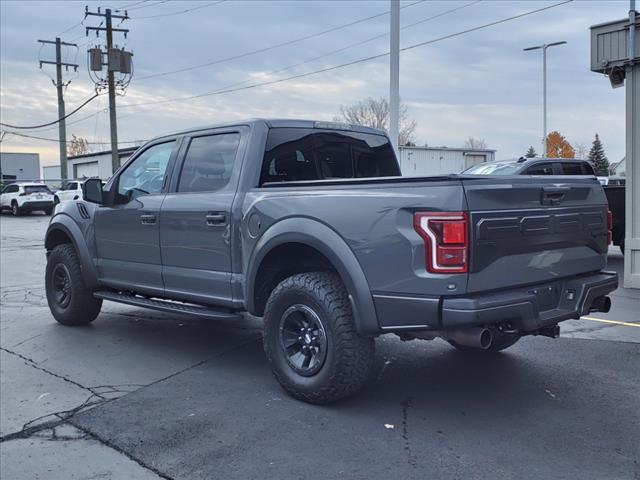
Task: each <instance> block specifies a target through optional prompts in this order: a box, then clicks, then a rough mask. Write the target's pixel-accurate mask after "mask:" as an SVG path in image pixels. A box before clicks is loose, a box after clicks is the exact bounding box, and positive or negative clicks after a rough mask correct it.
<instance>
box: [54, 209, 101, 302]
mask: <svg viewBox="0 0 640 480" xmlns="http://www.w3.org/2000/svg"><path fill="white" fill-rule="evenodd" d="M54 231H60V232H62V233H64V234H65V235H66V236H67V237H69V238H70V239H71V243H72V244H73V248H74V249H75V250H76V252H77V253H78V258H79V259H80V265H81V267H82V276H83V278H84V281H85V283H86V285H87V287H89V288H90V289H91V290H97V289H98V287H99V286H100V284H99V282H98V272H97V270H96V267H95V265H94V263H93V258H92V257H91V253H90V252H89V247H88V245H87V242H86V240H85V238H84V235H82V231H81V230H80V227H78V225H77V224H76V222H75V221H74V220H73V219H72V218H71V217H70V216H68V215H65V214H63V213H59V214H57V215H56V216H54V217H53V218H52V219H51V223H50V224H49V227H48V228H47V233H46V234H45V236H44V243H45V245H46V244H47V239H48V238H49V235H50V234H51V233H52V232H54Z"/></svg>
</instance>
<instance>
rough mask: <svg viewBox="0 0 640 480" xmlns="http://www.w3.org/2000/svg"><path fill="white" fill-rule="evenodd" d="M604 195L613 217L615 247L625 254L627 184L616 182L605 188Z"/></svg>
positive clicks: (612, 232) (612, 234)
mask: <svg viewBox="0 0 640 480" xmlns="http://www.w3.org/2000/svg"><path fill="white" fill-rule="evenodd" d="M603 188H604V193H605V195H606V196H607V202H609V210H610V211H611V216H612V229H611V236H612V241H613V244H614V245H617V246H618V247H620V250H621V251H622V253H623V254H624V234H625V228H624V226H625V223H624V222H625V211H626V209H625V183H624V177H622V182H620V181H616V182H615V183H609V184H608V185H606V186H604V187H603Z"/></svg>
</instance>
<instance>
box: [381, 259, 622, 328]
mask: <svg viewBox="0 0 640 480" xmlns="http://www.w3.org/2000/svg"><path fill="white" fill-rule="evenodd" d="M617 287H618V275H617V274H616V273H615V272H604V271H603V272H598V273H596V274H588V275H583V276H580V277H575V278H570V279H565V280H558V281H554V282H547V283H542V284H536V285H533V286H529V287H518V288H515V289H505V290H501V291H498V292H491V293H481V294H476V295H467V296H464V297H443V298H439V299H438V298H429V299H426V298H424V299H417V298H415V297H412V298H406V297H405V298H403V297H400V296H394V297H389V296H382V295H380V296H377V295H374V300H375V302H376V310H377V311H378V320H379V322H380V326H381V329H382V330H383V331H386V332H388V331H407V330H458V329H464V328H468V327H473V326H478V325H492V324H496V323H503V322H509V324H510V325H511V327H512V328H513V329H515V330H518V331H520V332H532V331H535V330H538V329H539V328H542V327H545V326H548V325H554V324H556V323H558V322H561V321H563V320H568V319H570V318H579V317H580V316H581V315H586V314H588V313H589V310H590V307H591V304H592V303H593V301H594V300H595V299H596V298H598V297H601V296H604V295H608V294H609V293H611V292H612V291H613V290H615V289H616V288H617ZM391 299H393V300H391ZM391 301H393V305H391V304H390V303H389V302H391ZM401 306H402V308H399V307H401ZM394 311H395V313H396V315H394V316H391V315H390V313H391V312H394ZM400 311H402V313H403V314H404V315H403V317H404V319H405V320H404V321H402V322H399V321H398V320H397V314H398V313H399V312H400ZM406 314H410V315H411V317H412V318H407V316H406Z"/></svg>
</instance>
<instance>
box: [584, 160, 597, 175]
mask: <svg viewBox="0 0 640 480" xmlns="http://www.w3.org/2000/svg"><path fill="white" fill-rule="evenodd" d="M582 170H584V173H583V175H595V174H596V172H595V171H594V170H593V167H592V166H591V165H589V164H588V163H583V164H582Z"/></svg>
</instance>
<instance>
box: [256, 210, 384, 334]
mask: <svg viewBox="0 0 640 480" xmlns="http://www.w3.org/2000/svg"><path fill="white" fill-rule="evenodd" d="M295 253H298V254H300V256H302V257H304V261H303V262H300V261H299V260H298V259H296V255H295ZM274 259H275V266H276V272H275V273H274V275H275V277H273V276H272V277H269V276H268V275H267V276H266V277H265V269H272V268H273V267H274ZM323 269H332V270H335V271H336V272H337V274H338V276H339V277H340V279H341V280H342V282H343V283H344V285H345V287H346V289H347V292H348V294H349V299H350V302H351V306H352V309H353V315H354V319H355V323H356V328H357V329H358V332H359V333H360V334H363V335H376V334H379V333H380V327H379V325H378V319H377V315H376V310H375V306H374V303H373V298H372V296H371V291H370V288H369V284H368V282H367V279H366V277H365V274H364V271H363V270H362V267H361V266H360V263H359V262H358V260H357V259H356V257H355V255H354V253H353V252H352V251H351V249H350V248H349V246H348V245H347V243H346V242H345V241H344V240H343V239H342V237H340V236H339V235H338V234H337V233H336V232H335V231H334V230H332V229H331V228H329V227H328V226H326V225H324V224H323V223H320V222H318V221H316V220H312V219H309V218H299V217H296V218H288V219H285V220H281V221H279V222H277V223H275V224H274V225H272V226H271V227H269V229H268V230H267V231H265V233H264V234H263V235H262V236H261V238H260V240H259V241H258V243H257V244H256V246H255V248H254V250H253V252H252V255H251V257H250V259H249V262H248V268H247V269H246V272H247V276H246V283H245V303H246V307H247V310H248V311H249V313H251V314H253V315H257V316H261V315H262V314H263V313H264V306H265V304H266V300H267V299H268V296H269V294H270V293H271V291H272V290H273V288H275V286H276V285H277V283H279V281H281V280H282V279H284V278H286V277H287V276H289V275H293V274H296V273H302V272H305V271H313V270H323ZM272 273H273V272H272ZM283 275H284V278H282V277H283ZM265 278H267V279H270V281H265ZM276 280H277V282H276V283H275V285H274V284H273V283H274V282H275V281H276Z"/></svg>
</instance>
